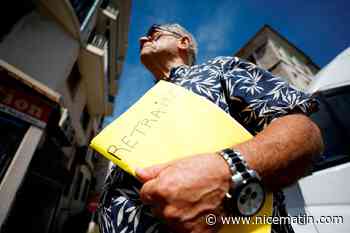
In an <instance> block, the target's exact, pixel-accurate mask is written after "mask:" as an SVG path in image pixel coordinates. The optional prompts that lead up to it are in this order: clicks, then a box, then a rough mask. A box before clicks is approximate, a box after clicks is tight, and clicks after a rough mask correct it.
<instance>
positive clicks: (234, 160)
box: [219, 148, 261, 185]
mask: <svg viewBox="0 0 350 233" xmlns="http://www.w3.org/2000/svg"><path fill="white" fill-rule="evenodd" d="M219 154H220V155H221V156H222V157H223V158H224V159H225V160H226V162H227V164H228V166H229V168H230V170H231V173H232V182H233V183H234V184H236V185H238V184H241V183H242V182H243V181H244V180H248V179H250V178H258V179H259V180H261V179H260V176H259V175H258V173H257V172H256V171H254V170H252V169H250V168H249V166H248V164H247V162H246V161H245V159H244V157H243V156H242V154H241V153H240V152H239V151H237V150H233V149H230V148H227V149H224V150H222V151H220V152H219Z"/></svg>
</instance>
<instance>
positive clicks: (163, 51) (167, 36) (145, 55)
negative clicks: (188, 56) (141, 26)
mask: <svg viewBox="0 0 350 233" xmlns="http://www.w3.org/2000/svg"><path fill="white" fill-rule="evenodd" d="M180 38H181V35H179V34H177V33H176V32H172V31H167V30H166V29H165V30H163V29H162V28H154V29H153V30H152V29H151V30H150V31H149V32H148V33H147V35H146V36H142V37H140V39H139V40H140V58H141V62H142V63H143V64H144V65H146V66H147V64H149V63H150V62H157V61H164V59H165V60H166V59H169V58H170V57H172V56H177V55H178V39H180Z"/></svg>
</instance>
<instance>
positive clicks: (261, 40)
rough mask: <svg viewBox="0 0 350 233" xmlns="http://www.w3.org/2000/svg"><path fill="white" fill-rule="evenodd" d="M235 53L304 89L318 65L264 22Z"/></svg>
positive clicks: (316, 70)
mask: <svg viewBox="0 0 350 233" xmlns="http://www.w3.org/2000/svg"><path fill="white" fill-rule="evenodd" d="M235 56H238V57H241V58H244V59H247V60H249V61H251V62H253V63H255V64H257V65H258V66H260V67H262V68H264V69H267V70H269V71H271V72H272V73H273V74H276V75H279V76H281V77H282V78H284V79H285V80H286V81H288V82H289V83H291V84H292V85H293V86H295V87H296V88H298V89H300V90H305V89H306V87H307V86H308V85H309V84H310V82H311V81H312V77H313V76H314V75H315V74H316V73H317V72H318V70H319V67H318V66H317V65H316V64H315V63H313V62H312V60H311V59H310V58H309V57H308V56H307V55H306V54H305V53H303V52H302V51H301V50H300V49H298V48H297V47H296V46H294V45H293V44H292V43H291V42H289V41H288V40H287V39H286V38H285V37H283V36H282V35H281V34H280V33H278V32H277V31H275V30H274V29H272V28H271V27H270V26H268V25H265V26H263V27H262V28H261V29H260V30H259V31H258V32H257V33H256V34H255V35H254V36H253V37H252V38H251V39H250V40H249V41H248V42H247V43H246V44H245V45H244V46H243V47H242V48H241V49H240V50H239V51H238V52H237V53H235Z"/></svg>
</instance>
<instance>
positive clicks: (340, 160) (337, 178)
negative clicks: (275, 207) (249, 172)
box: [285, 48, 350, 233]
mask: <svg viewBox="0 0 350 233" xmlns="http://www.w3.org/2000/svg"><path fill="white" fill-rule="evenodd" d="M307 92H309V93H311V94H314V95H317V96H318V97H319V99H320V106H319V107H320V109H319V111H318V112H317V113H315V114H313V115H311V118H312V119H313V120H314V121H315V122H316V123H317V124H318V125H319V127H320V128H321V131H322V134H323V138H324V142H325V151H324V153H323V155H322V156H321V158H320V159H318V160H317V161H315V163H314V168H313V173H312V174H311V175H309V176H306V177H305V178H303V179H301V180H300V181H299V182H298V183H297V184H296V185H294V186H292V187H289V188H287V189H285V195H286V205H287V209H288V213H289V214H290V215H291V216H298V215H302V216H306V215H307V216H308V217H306V218H305V220H306V219H309V221H310V222H309V223H306V222H305V224H297V223H292V226H293V229H294V231H295V232H296V233H301V232H308V233H310V232H317V233H326V232H327V233H328V232H329V233H330V232H332V233H349V232H350V48H348V49H346V50H344V51H343V52H342V53H340V54H339V55H338V56H337V57H336V58H335V59H334V60H333V61H332V62H331V63H329V64H328V65H327V66H325V67H324V68H323V69H322V70H321V71H320V72H319V73H318V74H317V75H316V76H315V78H314V81H313V82H312V83H311V84H310V86H309V88H308V90H307ZM312 220H313V223H312Z"/></svg>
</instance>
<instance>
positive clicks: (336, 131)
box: [311, 86, 350, 170]
mask: <svg viewBox="0 0 350 233" xmlns="http://www.w3.org/2000/svg"><path fill="white" fill-rule="evenodd" d="M318 97H319V100H320V106H319V107H320V109H319V111H318V112H316V113H314V114H312V115H311V118H312V119H313V120H314V121H315V122H316V123H317V124H318V126H319V127H320V129H321V131H322V135H323V140H324V143H325V151H324V153H323V155H322V156H321V157H320V158H319V159H318V160H317V161H316V162H315V164H314V169H315V170H321V169H325V168H328V167H332V166H335V165H339V164H342V163H345V162H348V161H350V143H349V138H350V117H349V116H350V86H346V87H340V88H335V89H332V90H328V91H323V92H321V93H319V94H318Z"/></svg>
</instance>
